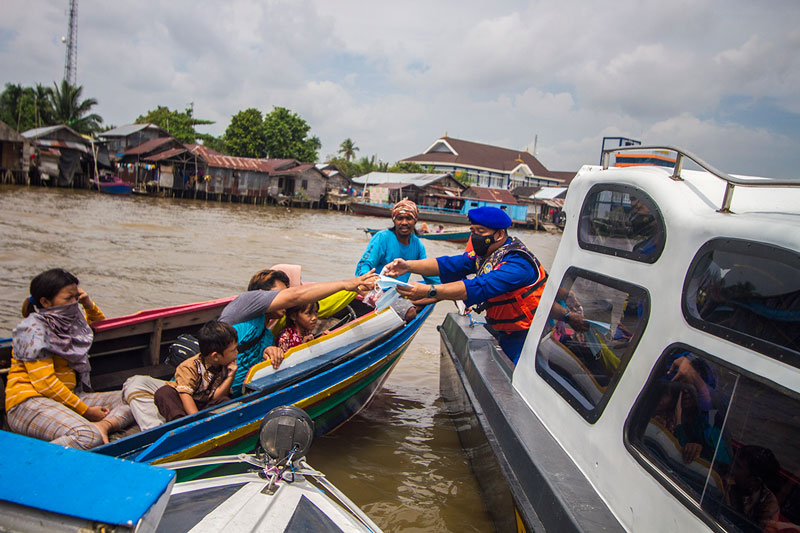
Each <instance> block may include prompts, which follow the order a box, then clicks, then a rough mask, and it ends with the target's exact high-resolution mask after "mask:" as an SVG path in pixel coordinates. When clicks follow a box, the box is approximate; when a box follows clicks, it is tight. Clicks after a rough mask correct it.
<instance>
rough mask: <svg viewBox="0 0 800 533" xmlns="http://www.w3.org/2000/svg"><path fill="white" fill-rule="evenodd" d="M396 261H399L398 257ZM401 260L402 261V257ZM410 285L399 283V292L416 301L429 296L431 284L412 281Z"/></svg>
mask: <svg viewBox="0 0 800 533" xmlns="http://www.w3.org/2000/svg"><path fill="white" fill-rule="evenodd" d="M395 261H398V259H395ZM400 261H402V259H401V260H400ZM410 285H411V286H410V287H406V286H404V285H398V286H397V292H399V293H400V295H401V296H405V297H406V298H408V299H409V300H411V301H412V302H415V303H416V302H417V301H418V300H422V299H423V298H427V297H428V292H429V291H430V290H431V286H430V285H426V284H424V283H411V284H410Z"/></svg>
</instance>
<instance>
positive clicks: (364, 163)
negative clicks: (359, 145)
mask: <svg viewBox="0 0 800 533" xmlns="http://www.w3.org/2000/svg"><path fill="white" fill-rule="evenodd" d="M380 164H381V162H380V161H378V156H376V155H374V154H373V155H372V157H366V156H364V157H362V158H361V159H359V160H358V161H356V164H355V167H356V176H363V175H364V174H369V173H370V172H375V171H377V170H378V169H379V168H380Z"/></svg>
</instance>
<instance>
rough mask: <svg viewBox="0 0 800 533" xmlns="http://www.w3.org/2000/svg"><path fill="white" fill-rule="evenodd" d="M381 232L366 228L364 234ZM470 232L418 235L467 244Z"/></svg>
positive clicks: (419, 234)
mask: <svg viewBox="0 0 800 533" xmlns="http://www.w3.org/2000/svg"><path fill="white" fill-rule="evenodd" d="M379 231H381V230H380V229H376V228H364V232H366V233H369V234H370V235H375V234H376V233H378V232H379ZM469 236H470V232H469V230H464V231H442V232H441V233H417V237H419V238H420V239H428V240H431V241H448V242H467V241H468V240H469Z"/></svg>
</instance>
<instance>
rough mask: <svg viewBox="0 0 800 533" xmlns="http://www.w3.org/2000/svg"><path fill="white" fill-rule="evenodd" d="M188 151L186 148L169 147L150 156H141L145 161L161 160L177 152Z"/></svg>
mask: <svg viewBox="0 0 800 533" xmlns="http://www.w3.org/2000/svg"><path fill="white" fill-rule="evenodd" d="M186 151H188V150H187V149H186V148H170V149H169V150H165V151H163V152H159V153H157V154H154V155H151V156H150V157H145V158H143V159H144V160H145V161H154V162H155V161H163V160H164V159H168V158H170V157H172V156H176V155H178V154H182V153H184V152H186Z"/></svg>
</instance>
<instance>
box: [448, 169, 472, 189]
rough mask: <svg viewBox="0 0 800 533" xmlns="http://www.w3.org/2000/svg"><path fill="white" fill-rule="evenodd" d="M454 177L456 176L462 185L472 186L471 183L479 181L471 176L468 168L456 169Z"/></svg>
mask: <svg viewBox="0 0 800 533" xmlns="http://www.w3.org/2000/svg"><path fill="white" fill-rule="evenodd" d="M453 178H455V180H456V181H457V182H459V183H460V184H461V185H466V186H470V185H475V183H477V182H476V181H475V180H474V179H473V178H471V177H470V176H469V174H468V173H467V171H466V170H456V171H455V172H454V173H453Z"/></svg>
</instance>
